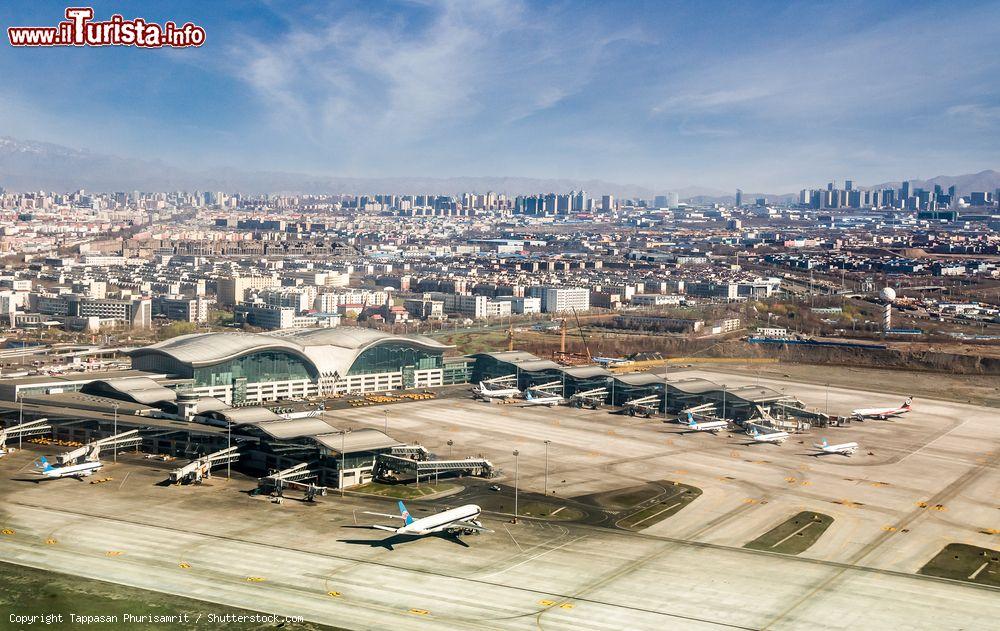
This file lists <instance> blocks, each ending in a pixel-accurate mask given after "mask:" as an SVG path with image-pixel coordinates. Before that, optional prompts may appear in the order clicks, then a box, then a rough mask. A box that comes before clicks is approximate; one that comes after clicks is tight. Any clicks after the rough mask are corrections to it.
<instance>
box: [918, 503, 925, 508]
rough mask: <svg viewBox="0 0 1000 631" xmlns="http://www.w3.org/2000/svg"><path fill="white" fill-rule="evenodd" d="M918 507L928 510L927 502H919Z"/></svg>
mask: <svg viewBox="0 0 1000 631" xmlns="http://www.w3.org/2000/svg"><path fill="white" fill-rule="evenodd" d="M917 506H919V507H920V508H927V502H917Z"/></svg>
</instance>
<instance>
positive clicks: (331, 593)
mask: <svg viewBox="0 0 1000 631" xmlns="http://www.w3.org/2000/svg"><path fill="white" fill-rule="evenodd" d="M326 595H327V596H333V597H334V598H337V597H338V596H340V592H327V593H326Z"/></svg>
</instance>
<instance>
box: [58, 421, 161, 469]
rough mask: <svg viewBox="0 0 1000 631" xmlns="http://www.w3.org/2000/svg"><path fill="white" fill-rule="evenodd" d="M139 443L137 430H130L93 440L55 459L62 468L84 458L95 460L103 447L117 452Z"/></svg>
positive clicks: (140, 438)
mask: <svg viewBox="0 0 1000 631" xmlns="http://www.w3.org/2000/svg"><path fill="white" fill-rule="evenodd" d="M140 443H142V436H140V435H139V430H137V429H130V430H129V431H127V432H121V433H120V434H115V435H114V436H108V437H107V438H102V439H100V440H95V441H93V442H90V443H87V444H86V445H84V446H82V447H77V448H76V449H74V450H72V451H67V452H66V453H63V454H59V455H58V456H57V459H58V461H59V464H60V465H63V466H65V465H68V464H70V463H73V462H76V461H77V460H79V459H80V458H83V457H84V456H86V457H87V460H97V458H98V456H99V455H100V453H101V450H102V449H104V448H105V447H109V448H113V449H114V450H115V451H118V450H119V449H120V448H122V447H135V446H137V445H139V444H140Z"/></svg>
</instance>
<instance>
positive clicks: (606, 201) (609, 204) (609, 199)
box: [601, 195, 615, 210]
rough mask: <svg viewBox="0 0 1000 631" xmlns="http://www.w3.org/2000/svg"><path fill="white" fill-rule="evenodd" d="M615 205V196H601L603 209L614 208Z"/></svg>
mask: <svg viewBox="0 0 1000 631" xmlns="http://www.w3.org/2000/svg"><path fill="white" fill-rule="evenodd" d="M614 206H615V196H614V195H605V196H604V197H602V198H601V210H613V209H614Z"/></svg>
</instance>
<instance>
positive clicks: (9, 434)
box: [0, 418, 52, 457]
mask: <svg viewBox="0 0 1000 631" xmlns="http://www.w3.org/2000/svg"><path fill="white" fill-rule="evenodd" d="M48 420H49V419H47V418H40V419H38V420H37V421H28V422H27V423H21V424H20V425H12V426H11V427H4V428H0V457H2V456H3V455H4V454H6V453H7V439H8V438H17V439H21V438H24V437H25V436H37V435H39V434H45V433H47V432H50V431H52V426H51V425H47V424H46V421H48Z"/></svg>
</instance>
